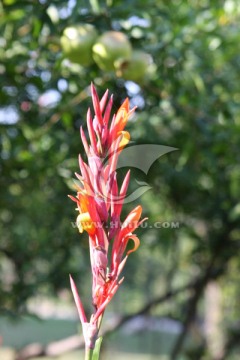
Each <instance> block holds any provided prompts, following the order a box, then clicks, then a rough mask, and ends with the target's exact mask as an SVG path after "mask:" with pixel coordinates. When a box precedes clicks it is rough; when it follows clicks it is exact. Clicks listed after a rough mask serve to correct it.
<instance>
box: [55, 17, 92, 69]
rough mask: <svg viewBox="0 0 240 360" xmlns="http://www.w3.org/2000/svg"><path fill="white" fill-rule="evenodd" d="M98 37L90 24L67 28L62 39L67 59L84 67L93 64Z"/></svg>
mask: <svg viewBox="0 0 240 360" xmlns="http://www.w3.org/2000/svg"><path fill="white" fill-rule="evenodd" d="M97 36H98V34H97V31H96V29H95V27H94V26H93V25H90V24H82V25H75V26H70V27H67V28H66V29H65V30H64V31H63V35H62V36H61V39H60V42H61V45H62V50H63V53H64V55H65V57H66V58H67V59H69V60H70V61H72V62H74V63H77V64H80V65H83V66H86V65H90V64H92V63H93V59H92V46H93V44H94V42H95V40H96V38H97Z"/></svg>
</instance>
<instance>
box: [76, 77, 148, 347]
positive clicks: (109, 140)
mask: <svg viewBox="0 0 240 360" xmlns="http://www.w3.org/2000/svg"><path fill="white" fill-rule="evenodd" d="M91 93H92V101H93V108H94V116H92V114H91V110H90V109H89V110H88V112H87V129H88V137H89V142H88V141H87V137H86V135H85V133H84V131H83V129H82V128H81V129H80V135H81V139H82V143H83V146H84V149H85V153H86V156H87V163H86V162H84V161H83V160H82V158H81V156H79V167H80V171H81V173H80V174H76V177H77V179H78V183H76V190H77V195H76V197H73V196H71V195H69V197H70V198H71V199H72V200H73V201H74V202H75V203H76V204H77V209H76V210H77V211H78V216H77V226H78V229H79V232H80V233H82V232H84V231H86V232H87V233H88V235H89V251H90V261H91V270H92V303H93V306H94V311H93V314H92V315H91V318H90V320H89V321H88V320H87V317H86V315H85V312H84V308H83V305H82V302H81V299H80V296H79V294H78V291H77V287H76V285H75V283H74V280H73V279H72V277H71V276H70V283H71V289H72V293H73V296H74V300H75V303H76V307H77V310H78V314H79V318H80V321H81V323H82V326H83V335H84V338H85V343H86V348H88V349H93V348H94V346H95V341H96V339H97V337H98V332H99V327H100V323H101V318H102V316H103V313H104V311H105V308H106V306H107V305H108V303H109V302H110V301H111V299H112V298H113V296H114V294H115V293H116V291H117V290H118V288H119V286H120V284H121V283H122V281H123V278H120V275H121V272H122V270H123V268H124V265H125V263H126V261H127V258H128V256H129V255H130V253H132V252H134V251H136V250H137V248H138V247H139V244H140V241H139V239H138V237H137V236H136V235H135V234H134V231H135V230H136V229H137V227H138V226H139V225H140V224H141V223H142V221H144V220H145V219H143V220H140V218H141V214H142V208H141V206H137V207H136V208H135V209H133V210H132V211H131V212H130V214H129V215H128V216H127V217H126V219H125V220H124V222H123V223H121V220H120V217H121V211H122V206H123V202H124V198H125V196H126V193H127V188H128V184H129V180H130V171H128V172H127V174H126V176H125V179H124V181H123V184H122V186H121V187H120V190H119V187H118V183H117V173H116V167H117V162H118V157H119V154H120V152H121V151H122V149H123V148H124V147H125V146H126V145H127V143H128V142H129V140H130V134H129V133H128V132H127V131H125V130H124V129H125V126H126V124H127V121H128V119H129V117H130V116H131V114H132V113H133V112H134V110H135V108H134V109H131V110H130V109H129V101H128V99H126V100H125V101H124V102H123V104H122V105H121V106H120V108H119V110H118V111H117V113H116V114H114V115H113V117H112V119H111V121H110V116H111V109H112V105H113V97H112V96H111V97H110V98H109V96H108V90H107V91H106V92H105V94H104V95H103V97H102V99H101V100H99V97H98V94H97V92H96V89H95V87H94V85H93V84H92V85H91ZM130 241H133V247H132V248H131V250H128V251H126V249H127V247H128V243H129V242H130ZM110 244H111V247H109V245H110ZM110 248H111V251H110V250H109V249H110Z"/></svg>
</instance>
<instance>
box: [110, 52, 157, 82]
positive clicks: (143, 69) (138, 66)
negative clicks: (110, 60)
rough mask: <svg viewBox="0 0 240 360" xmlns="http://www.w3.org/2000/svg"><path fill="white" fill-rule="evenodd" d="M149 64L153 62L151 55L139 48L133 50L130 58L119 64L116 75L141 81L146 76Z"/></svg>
mask: <svg viewBox="0 0 240 360" xmlns="http://www.w3.org/2000/svg"><path fill="white" fill-rule="evenodd" d="M151 64H153V60H152V57H151V55H149V54H147V53H145V52H144V51H141V50H134V51H133V52H132V57H131V59H130V60H129V61H125V62H123V63H122V64H121V67H120V69H119V70H118V71H117V75H118V76H120V77H122V78H123V79H125V80H130V81H134V82H137V83H138V82H142V81H143V80H144V79H145V78H146V76H147V74H148V70H149V67H151Z"/></svg>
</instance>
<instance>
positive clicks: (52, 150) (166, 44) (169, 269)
mask: <svg viewBox="0 0 240 360" xmlns="http://www.w3.org/2000/svg"><path fill="white" fill-rule="evenodd" d="M0 12H1V16H0V73H1V88H0V100H1V105H0V134H1V138H0V174H1V177H0V220H1V221H0V234H1V235H0V236H1V237H0V336H1V337H0V338H1V343H2V350H0V358H1V360H9V359H11V360H12V359H18V360H20V359H22V360H23V359H27V358H31V359H33V358H36V356H37V355H39V354H40V353H42V354H45V355H46V356H47V357H46V359H51V355H53V354H55V355H57V356H58V357H59V356H60V355H61V357H59V359H66V360H75V359H81V356H82V352H81V350H79V349H80V348H81V329H80V326H79V323H78V320H77V315H76V310H75V308H74V304H73V300H72V296H71V293H70V291H69V278H68V274H69V273H71V274H72V275H73V276H74V278H75V280H76V281H77V283H78V287H79V291H80V293H81V294H82V298H83V301H84V305H85V306H86V308H87V309H88V312H89V313H90V312H91V301H90V288H91V285H90V282H91V278H90V274H89V270H90V268H89V255H88V248H87V237H86V236H85V235H81V236H80V235H79V233H78V231H77V229H76V228H74V226H73V225H72V222H74V221H75V216H76V214H75V210H74V204H73V203H72V202H71V201H70V200H69V199H68V198H67V195H68V194H72V193H73V190H72V188H73V180H72V178H73V176H74V175H73V174H74V172H75V171H78V162H77V157H78V154H79V153H82V152H83V148H82V144H81V141H80V137H79V127H80V126H81V125H83V127H84V128H85V127H86V112H87V108H88V107H89V106H91V98H90V88H89V85H90V83H91V81H93V82H94V83H95V85H96V87H97V89H98V92H99V94H100V95H102V94H103V93H104V91H105V90H106V89H109V91H110V93H113V94H114V111H116V110H117V108H118V107H119V105H120V104H121V103H122V101H123V100H124V98H125V97H126V96H128V97H129V98H130V102H131V106H135V105H137V106H138V108H137V110H136V114H135V115H134V117H132V119H131V120H130V121H129V123H128V130H129V131H130V133H131V138H132V140H133V141H134V142H135V143H136V144H138V143H139V144H161V145H167V146H172V147H175V148H178V151H174V152H171V153H169V154H166V155H164V156H162V157H160V158H159V160H157V161H156V162H154V164H153V165H152V166H151V168H150V170H149V172H148V174H145V173H143V172H142V171H140V170H139V169H132V180H131V184H130V191H133V190H134V189H136V187H137V186H138V184H137V182H136V181H138V182H139V181H141V182H142V183H143V182H144V183H147V184H148V185H149V186H151V189H150V190H148V191H146V192H145V193H144V194H143V195H142V196H141V198H139V199H137V200H136V202H134V203H130V204H126V207H125V211H126V213H127V211H130V210H131V209H132V208H133V207H134V206H136V205H137V204H138V203H140V204H141V205H142V206H143V209H144V215H145V216H147V217H148V218H149V220H148V226H147V227H146V228H140V229H139V230H138V235H139V237H140V239H141V246H140V248H139V250H138V251H137V252H136V253H134V254H133V255H132V256H131V257H130V259H129V261H128V264H127V266H126V269H125V281H124V283H123V284H122V286H121V289H120V290H119V292H118V294H117V295H116V296H115V298H114V300H113V302H112V303H111V305H110V306H109V308H108V311H107V313H106V316H105V321H104V323H103V331H104V332H107V334H108V335H107V336H106V338H105V341H104V344H103V351H104V352H103V356H102V359H107V358H109V359H112V358H113V357H114V358H116V359H143V360H147V359H164V360H168V359H171V360H176V359H182V360H187V359H204V360H207V359H213V360H223V359H229V360H235V359H239V355H240V347H239V344H240V341H239V340H240V321H239V319H240V302H239V298H240V286H239V280H240V278H239V271H240V254H239V248H240V227H239V224H240V202H239V199H240V187H239V183H240V163H239V160H240V155H239V145H240V87H239V84H240V76H239V74H240V47H239V44H240V29H239V21H240V8H239V2H238V1H237V0H225V1H223V0H222V1H220V0H219V1H218V0H214V1H210V0H201V1H198V0H189V1H187V0H175V1H164V0H130V1H120V0H106V1H99V2H98V1H97V0H95V1H94V0H91V1H87V0H86V1H84V0H69V1H66V0H65V1H64V0H58V1H57V0H52V1H47V0H39V1H37V0H25V1H24V0H2V2H1V4H0ZM84 23H87V24H91V25H94V26H95V28H96V30H97V32H98V34H99V35H101V34H103V33H105V32H106V31H109V30H114V31H120V32H122V33H123V34H125V35H126V36H127V37H128V39H129V41H130V43H131V46H132V47H133V48H134V49H136V50H141V51H144V52H146V53H148V54H149V55H150V56H151V59H152V60H151V64H150V65H149V68H151V71H149V69H148V72H149V73H148V74H146V77H145V79H142V78H141V79H139V81H136V82H133V81H131V79H130V80H129V79H128V78H122V74H121V73H119V72H118V73H117V74H116V72H115V71H108V70H102V69H101V68H99V66H98V65H97V64H96V63H95V62H93V63H92V64H90V65H86V66H82V65H79V64H77V63H73V62H71V61H69V59H68V58H67V57H66V55H65V54H64V53H63V51H62V47H61V43H60V38H61V36H62V34H63V31H64V29H65V28H66V27H69V26H72V25H79V24H84ZM146 73H147V71H146ZM125 172H126V169H121V170H120V174H119V176H120V178H121V176H123V175H124V174H125ZM156 223H157V226H156V225H154V224H156ZM77 334H79V335H80V336H78V335H77ZM63 339H65V342H64V341H62V342H60V343H57V346H55V348H54V343H53V342H54V341H56V340H63ZM33 344H35V345H33ZM26 346H27V347H26ZM51 346H52V347H51ZM56 347H57V350H56ZM54 349H55V350H54ZM51 351H52V352H51ZM54 351H55V352H54ZM59 352H60V353H61V354H60V353H59Z"/></svg>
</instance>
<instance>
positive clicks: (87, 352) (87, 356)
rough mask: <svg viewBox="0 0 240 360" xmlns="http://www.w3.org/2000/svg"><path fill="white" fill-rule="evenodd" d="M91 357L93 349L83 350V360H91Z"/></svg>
mask: <svg viewBox="0 0 240 360" xmlns="http://www.w3.org/2000/svg"><path fill="white" fill-rule="evenodd" d="M92 356H93V349H90V348H88V347H86V348H85V360H92Z"/></svg>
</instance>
